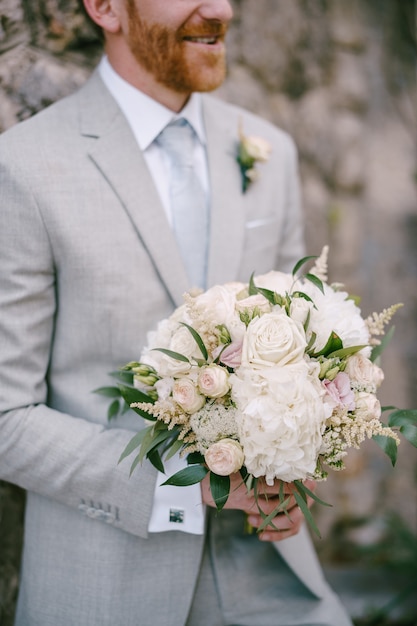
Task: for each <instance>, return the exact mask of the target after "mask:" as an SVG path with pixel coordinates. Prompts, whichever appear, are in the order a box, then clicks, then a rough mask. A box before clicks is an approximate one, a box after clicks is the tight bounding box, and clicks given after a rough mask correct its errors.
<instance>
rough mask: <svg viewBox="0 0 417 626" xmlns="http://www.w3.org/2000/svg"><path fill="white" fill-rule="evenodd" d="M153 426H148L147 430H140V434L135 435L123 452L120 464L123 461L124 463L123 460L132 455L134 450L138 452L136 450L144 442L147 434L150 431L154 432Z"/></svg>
mask: <svg viewBox="0 0 417 626" xmlns="http://www.w3.org/2000/svg"><path fill="white" fill-rule="evenodd" d="M152 428H153V426H148V427H147V428H143V429H142V430H140V431H139V432H137V433H136V435H134V436H133V437H132V439H131V440H130V441H129V443H128V444H127V446H126V447H125V449H124V450H123V452H122V454H121V456H120V458H119V461H118V462H119V463H120V462H121V461H123V459H125V458H126V457H127V456H129V454H132V452H133V450H136V448H138V447H139V446H140V445H141V444H142V441H143V439H144V437H145V435H146V433H147V432H148V431H149V430H152Z"/></svg>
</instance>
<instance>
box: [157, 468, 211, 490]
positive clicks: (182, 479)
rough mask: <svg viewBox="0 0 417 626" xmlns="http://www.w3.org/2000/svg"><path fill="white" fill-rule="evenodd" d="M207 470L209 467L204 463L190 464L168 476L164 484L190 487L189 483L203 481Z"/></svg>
mask: <svg viewBox="0 0 417 626" xmlns="http://www.w3.org/2000/svg"><path fill="white" fill-rule="evenodd" d="M207 472H208V469H207V468H206V467H204V466H203V465H189V466H188V467H185V468H184V469H182V470H180V471H179V472H177V473H176V474H174V475H173V476H171V477H170V478H168V479H167V480H166V481H165V482H164V483H162V484H163V485H174V486H176V487H188V485H195V484H196V483H199V482H201V481H202V480H203V478H204V476H205V475H206V474H207Z"/></svg>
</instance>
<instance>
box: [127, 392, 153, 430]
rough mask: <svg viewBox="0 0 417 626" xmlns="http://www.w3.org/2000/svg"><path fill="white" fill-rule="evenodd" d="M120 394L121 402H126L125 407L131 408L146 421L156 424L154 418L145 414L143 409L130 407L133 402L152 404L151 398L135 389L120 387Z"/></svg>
mask: <svg viewBox="0 0 417 626" xmlns="http://www.w3.org/2000/svg"><path fill="white" fill-rule="evenodd" d="M120 392H121V394H122V397H123V400H124V401H125V402H126V405H127V406H128V407H129V408H131V409H132V411H134V412H135V413H137V414H138V415H140V416H141V417H144V418H145V419H147V420H150V421H152V422H156V417H155V416H154V415H150V414H149V413H147V411H145V409H138V408H137V407H135V406H134V407H131V406H130V405H131V404H132V403H133V402H144V403H145V404H153V403H154V400H153V398H152V397H151V396H148V395H147V394H146V393H144V392H143V391H140V390H139V389H136V388H135V387H125V386H120Z"/></svg>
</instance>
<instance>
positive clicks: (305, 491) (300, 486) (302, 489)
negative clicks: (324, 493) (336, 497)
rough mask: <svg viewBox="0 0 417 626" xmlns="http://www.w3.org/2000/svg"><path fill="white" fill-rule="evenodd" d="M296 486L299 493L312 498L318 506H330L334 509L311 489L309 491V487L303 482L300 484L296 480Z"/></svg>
mask: <svg viewBox="0 0 417 626" xmlns="http://www.w3.org/2000/svg"><path fill="white" fill-rule="evenodd" d="M294 485H295V486H296V488H297V489H298V491H299V492H300V493H301V495H302V494H304V495H307V496H310V498H312V499H313V500H315V501H316V502H317V503H318V504H322V505H323V506H330V507H332V506H333V505H332V504H329V503H328V502H325V501H324V500H321V499H320V498H319V497H318V496H317V495H316V494H315V493H314V491H311V489H309V488H308V487H306V486H305V485H304V484H303V483H302V482H300V481H299V480H295V481H294Z"/></svg>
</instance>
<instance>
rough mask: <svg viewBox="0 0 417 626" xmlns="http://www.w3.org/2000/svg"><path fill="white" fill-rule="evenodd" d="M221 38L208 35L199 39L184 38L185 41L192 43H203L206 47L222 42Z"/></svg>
mask: <svg viewBox="0 0 417 626" xmlns="http://www.w3.org/2000/svg"><path fill="white" fill-rule="evenodd" d="M221 39H222V38H221V37H220V36H217V35H214V36H213V35H208V36H207V37H204V36H201V35H200V36H199V37H189V36H188V37H184V41H189V42H191V43H202V44H206V45H213V44H216V43H217V42H218V41H221Z"/></svg>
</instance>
